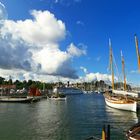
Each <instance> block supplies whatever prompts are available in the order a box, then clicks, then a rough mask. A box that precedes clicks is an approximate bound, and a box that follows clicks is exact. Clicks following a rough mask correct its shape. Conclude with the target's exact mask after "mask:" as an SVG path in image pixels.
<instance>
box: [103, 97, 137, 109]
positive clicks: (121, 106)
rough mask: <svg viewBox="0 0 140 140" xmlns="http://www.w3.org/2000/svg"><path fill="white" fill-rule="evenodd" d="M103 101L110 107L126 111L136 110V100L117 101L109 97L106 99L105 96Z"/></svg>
mask: <svg viewBox="0 0 140 140" xmlns="http://www.w3.org/2000/svg"><path fill="white" fill-rule="evenodd" d="M105 102H106V104H107V105H108V106H110V107H112V108H116V109H120V110H126V111H133V112H136V111H137V102H135V101H134V102H130V103H127V102H126V103H123V102H122V103H121V102H119V101H114V100H111V99H108V98H106V97H105Z"/></svg>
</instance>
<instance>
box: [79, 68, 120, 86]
mask: <svg viewBox="0 0 140 140" xmlns="http://www.w3.org/2000/svg"><path fill="white" fill-rule="evenodd" d="M80 69H81V70H83V71H84V73H85V76H83V77H80V78H79V81H81V82H92V81H100V80H103V81H105V82H106V83H108V84H110V83H111V81H112V76H111V75H108V74H102V73H99V72H97V73H93V72H90V73H89V72H88V70H87V69H86V68H85V67H80ZM115 81H118V78H117V77H115Z"/></svg>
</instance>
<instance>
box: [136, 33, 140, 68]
mask: <svg viewBox="0 0 140 140" xmlns="http://www.w3.org/2000/svg"><path fill="white" fill-rule="evenodd" d="M135 44H136V53H137V59H138V69H139V71H140V54H139V46H138V38H137V36H136V35H135Z"/></svg>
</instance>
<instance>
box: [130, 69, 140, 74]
mask: <svg viewBox="0 0 140 140" xmlns="http://www.w3.org/2000/svg"><path fill="white" fill-rule="evenodd" d="M130 73H132V74H138V73H139V71H138V70H131V71H130Z"/></svg>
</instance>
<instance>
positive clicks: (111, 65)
mask: <svg viewBox="0 0 140 140" xmlns="http://www.w3.org/2000/svg"><path fill="white" fill-rule="evenodd" d="M109 48H110V70H111V74H112V89H113V90H114V68H113V55H112V47H111V40H110V39H109Z"/></svg>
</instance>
